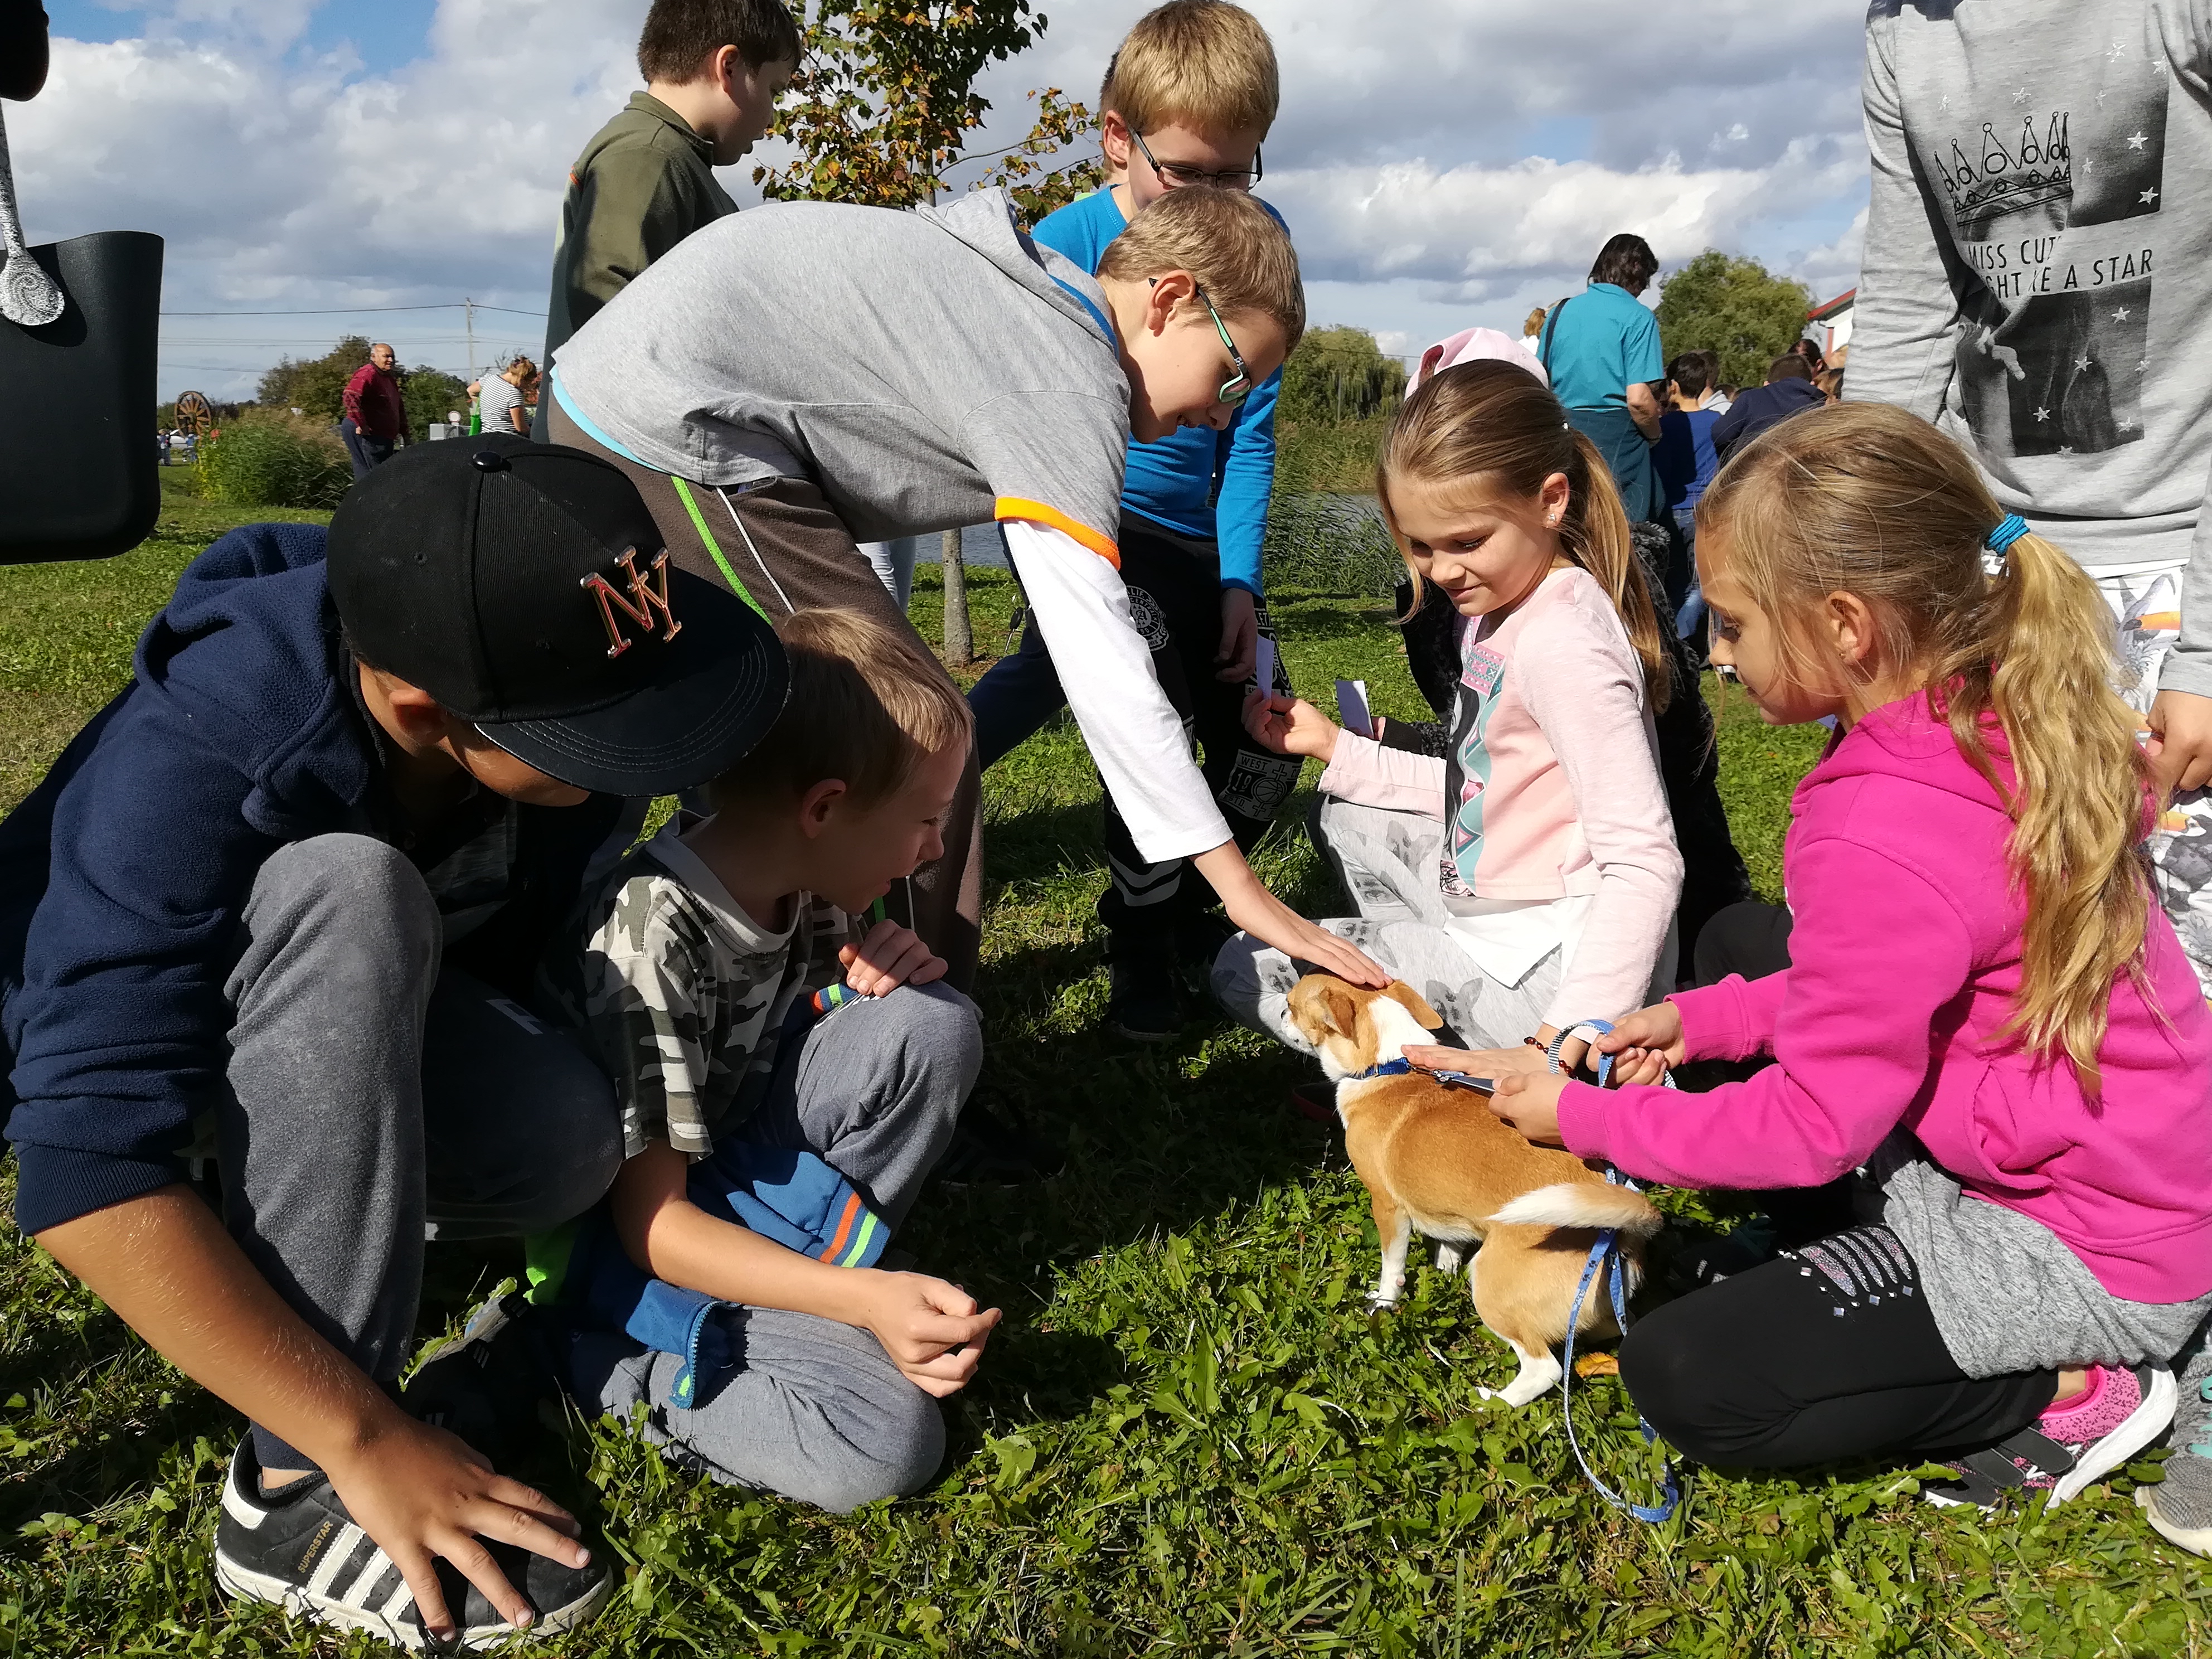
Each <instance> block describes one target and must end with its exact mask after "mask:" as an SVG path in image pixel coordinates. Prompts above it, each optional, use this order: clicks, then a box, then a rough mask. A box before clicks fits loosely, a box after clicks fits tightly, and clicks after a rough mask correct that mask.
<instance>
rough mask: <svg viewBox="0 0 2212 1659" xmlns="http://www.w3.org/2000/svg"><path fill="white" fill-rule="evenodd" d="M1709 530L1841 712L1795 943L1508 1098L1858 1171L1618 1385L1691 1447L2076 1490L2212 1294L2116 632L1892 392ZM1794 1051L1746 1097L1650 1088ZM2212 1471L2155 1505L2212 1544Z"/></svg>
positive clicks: (2096, 1471) (1775, 649)
mask: <svg viewBox="0 0 2212 1659" xmlns="http://www.w3.org/2000/svg"><path fill="white" fill-rule="evenodd" d="M1699 519H1700V525H1699V540H1698V562H1699V574H1700V575H1701V577H1702V578H1703V582H1704V586H1705V598H1706V600H1707V603H1708V604H1709V605H1711V616H1712V620H1713V635H1714V644H1713V656H1714V659H1715V660H1716V661H1717V662H1718V663H1721V664H1723V665H1729V666H1731V667H1732V668H1733V669H1734V671H1735V674H1736V675H1737V677H1738V678H1741V682H1742V684H1743V687H1744V690H1745V691H1746V692H1747V694H1748V695H1749V696H1750V697H1751V698H1752V700H1753V702H1755V703H1756V704H1758V706H1759V712H1760V714H1762V715H1763V716H1764V717H1765V719H1766V720H1768V721H1770V722H1771V723H1774V724H1777V725H1781V724H1796V723H1798V722H1802V721H1808V720H1821V719H1825V718H1829V717H1832V718H1833V719H1834V720H1835V721H1836V725H1837V736H1836V738H1835V740H1834V742H1833V743H1832V744H1831V745H1830V747H1829V750H1828V752H1827V755H1826V758H1825V759H1823V760H1822V762H1821V763H1820V765H1819V766H1818V767H1816V768H1815V769H1814V770H1813V772H1812V773H1811V774H1809V775H1808V776H1807V778H1806V779H1805V781H1804V782H1803V783H1802V785H1800V786H1799V788H1798V791H1797V795H1796V800H1795V802H1794V803H1793V804H1792V808H1791V811H1792V813H1793V822H1792V825H1791V829H1790V841H1789V848H1788V874H1789V882H1790V901H1791V903H1792V906H1793V907H1794V908H1795V909H1796V927H1795V931H1794V932H1793V933H1792V934H1791V935H1790V941H1789V950H1790V965H1789V967H1788V968H1787V969H1785V970H1784V971H1782V972H1779V973H1773V974H1770V975H1767V976H1766V977H1765V978H1762V979H1759V980H1755V981H1750V982H1746V981H1744V980H1742V979H1740V978H1733V977H1732V978H1729V979H1727V980H1725V981H1722V982H1721V983H1719V984H1717V985H1715V986H1713V987H1711V988H1708V989H1705V990H1699V991H1690V992H1685V993H1681V994H1678V995H1676V996H1674V998H1672V999H1670V1000H1668V1001H1667V1002H1665V1003H1662V1004H1659V1005H1658V1006H1654V1007H1650V1008H1647V1009H1644V1011H1643V1012H1640V1013H1638V1014H1636V1015H1635V1016H1633V1017H1632V1018H1630V1019H1627V1020H1625V1021H1623V1022H1622V1023H1621V1024H1620V1027H1619V1029H1618V1030H1615V1031H1614V1032H1613V1034H1612V1035H1611V1036H1607V1037H1605V1038H1603V1039H1601V1043H1600V1047H1601V1048H1605V1049H1607V1050H1608V1051H1611V1052H1613V1053H1615V1054H1618V1055H1619V1056H1620V1060H1621V1063H1622V1065H1623V1066H1624V1068H1625V1070H1624V1075H1626V1077H1628V1078H1629V1079H1631V1080H1632V1083H1634V1084H1636V1085H1641V1086H1629V1087H1624V1088H1621V1089H1619V1090H1617V1091H1599V1090H1597V1089H1595V1088H1590V1087H1587V1086H1584V1085H1580V1084H1572V1083H1564V1082H1563V1081H1562V1079H1557V1078H1524V1079H1510V1080H1509V1081H1508V1082H1507V1083H1506V1084H1505V1085H1503V1086H1502V1087H1501V1090H1500V1093H1499V1097H1498V1101H1497V1103H1496V1105H1497V1109H1498V1111H1499V1112H1500V1113H1501V1115H1504V1116H1505V1117H1507V1118H1509V1119H1510V1121H1512V1122H1513V1123H1514V1124H1515V1125H1516V1127H1519V1128H1520V1129H1521V1130H1522V1133H1525V1134H1527V1135H1528V1137H1529V1138H1530V1139H1532V1140H1546V1141H1552V1142H1556V1143H1561V1144H1564V1145H1565V1146H1566V1147H1567V1148H1568V1149H1569V1150H1570V1151H1571V1152H1576V1153H1577V1154H1578V1155H1580V1156H1583V1157H1585V1158H1606V1159H1608V1160H1610V1161H1611V1162H1613V1164H1617V1165H1618V1166H1619V1167H1620V1169H1621V1170H1623V1171H1625V1172H1626V1174H1628V1175H1631V1176H1636V1177H1638V1178H1639V1179H1642V1180H1647V1181H1658V1182H1668V1183H1669V1184H1672V1185H1676V1186H1684V1187H1729V1188H1777V1187H1795V1188H1820V1187H1821V1186H1823V1185H1824V1184H1825V1183H1831V1182H1838V1180H1839V1179H1841V1178H1844V1177H1849V1176H1851V1175H1852V1172H1853V1171H1855V1170H1857V1171H1860V1172H1861V1178H1860V1179H1859V1180H1858V1181H1857V1182H1855V1183H1853V1185H1852V1187H1851V1188H1850V1193H1849V1196H1850V1197H1851V1198H1853V1199H1854V1200H1857V1211H1856V1213H1857V1218H1858V1219H1859V1221H1860V1223H1861V1225H1857V1226H1856V1227H1851V1228H1849V1229H1848V1230H1846V1231H1841V1232H1838V1233H1833V1234H1832V1235H1831V1236H1828V1237H1820V1238H1818V1239H1817V1240H1816V1241H1815V1240H1813V1239H1811V1238H1810V1237H1809V1236H1808V1237H1807V1242H1805V1243H1802V1245H1801V1246H1800V1247H1799V1248H1797V1249H1794V1250H1792V1251H1791V1252H1790V1254H1788V1255H1784V1257H1783V1258H1782V1259H1780V1260H1779V1261H1770V1262H1767V1263H1766V1264H1765V1265H1763V1266H1760V1267H1754V1268H1753V1269H1752V1270H1751V1271H1749V1272H1747V1273H1741V1274H1739V1275H1737V1276H1735V1277H1733V1278H1730V1279H1727V1280H1726V1281H1724V1282H1722V1283H1719V1284H1716V1285H1712V1286H1711V1287H1710V1288H1707V1289H1704V1290H1700V1291H1695V1292H1693V1293H1692V1294H1691V1295H1690V1296H1688V1297H1684V1298H1683V1299H1681V1300H1680V1301H1678V1302H1674V1303H1672V1304H1668V1305H1667V1306H1665V1307H1662V1308H1661V1309H1658V1310H1656V1311H1655V1312H1653V1313H1652V1314H1650V1316H1647V1317H1646V1318H1645V1319H1644V1321H1643V1322H1640V1323H1639V1324H1638V1325H1637V1326H1636V1327H1635V1328H1634V1329H1633V1330H1632V1332H1631V1333H1630V1334H1629V1338H1628V1340H1627V1343H1626V1346H1624V1347H1623V1349H1622V1351H1621V1374H1622V1376H1624V1377H1625V1378H1626V1382H1627V1385H1628V1388H1629V1390H1630V1392H1631V1394H1632V1395H1634V1397H1635V1399H1636V1401H1637V1404H1638V1407H1640V1408H1641V1409H1642V1410H1643V1411H1644V1413H1645V1414H1646V1415H1647V1416H1648V1417H1650V1419H1651V1420H1652V1422H1654V1423H1655V1424H1656V1425H1658V1426H1659V1428H1660V1429H1661V1431H1662V1432H1663V1433H1664V1434H1666V1435H1667V1437H1668V1438H1669V1439H1670V1440H1672V1441H1673V1442H1674V1443H1675V1444H1676V1445H1677V1446H1679V1447H1680V1448H1681V1449H1683V1450H1684V1451H1686V1452H1688V1453H1689V1454H1690V1455H1692V1456H1694V1457H1697V1458H1699V1459H1700V1460H1702V1461H1705V1462H1715V1463H1722V1464H1749V1465H1756V1466H1765V1467H1777V1468H1796V1467H1802V1466H1804V1465H1808V1464H1814V1463H1824V1462H1832V1461H1833V1460H1835V1459H1838V1458H1844V1457H1853V1456H1864V1455H1883V1454H1905V1455H1924V1454H1928V1453H1933V1452H1938V1451H1941V1450H1943V1449H1955V1448H1959V1447H1973V1446H1984V1447H1988V1446H1992V1445H1993V1446H1994V1449H1993V1450H1991V1451H1989V1452H1983V1453H1978V1454H1976V1455H1971V1456H1969V1457H1967V1458H1966V1460H1965V1461H1964V1462H1963V1463H1962V1464H1961V1465H1960V1479H1959V1480H1958V1481H1957V1482H1956V1483H1955V1484H1954V1485H1953V1486H1949V1487H1948V1488H1946V1489H1943V1490H1942V1491H1941V1492H1938V1493H1936V1495H1937V1496H1938V1497H1939V1498H1945V1499H1948V1500H1952V1501H1959V1500H1972V1501H1976V1502H1980V1503H1983V1504H1994V1503H1995V1502H1996V1498H1997V1496H1998V1494H1999V1493H2000V1492H2002V1491H2003V1490H2007V1489H2019V1488H2021V1487H2022V1486H2051V1484H2052V1481H2053V1478H2054V1477H2058V1478H2059V1484H2058V1488H2057V1493H2056V1497H2057V1498H2058V1499H2059V1500H2062V1501H2063V1499H2064V1498H2068V1497H2070V1496H2071V1495H2072V1494H2073V1492H2075V1491H2078V1490H2080V1488H2081V1486H2085V1485H2086V1484H2087V1482H2088V1481H2090V1480H2093V1479H2096V1478H2097V1477H2099V1476H2100V1475H2102V1474H2106V1473H2107V1472H2109V1471H2110V1470H2112V1468H2116V1467H2118V1465H2119V1464H2120V1463H2121V1462H2124V1461H2125V1460H2126V1458H2127V1457H2129V1456H2130V1455H2132V1454H2133V1453H2134V1452H2135V1451H2136V1450H2137V1449H2140V1448H2142V1446H2144V1445H2146V1444H2148V1443H2149V1442H2150V1441H2151V1440H2152V1439H2153V1438H2154V1437H2156V1435H2157V1434H2158V1433H2159V1432H2160V1431H2161V1430H2162V1429H2164V1428H2165V1427H2166V1423H2167V1421H2168V1420H2169V1419H2171V1418H2172V1414H2173V1409H2174V1394H2175V1390H2174V1386H2173V1380H2172V1375H2171V1373H2170V1372H2168V1371H2167V1370H2166V1369H2165V1367H2164V1364H2163V1362H2164V1361H2165V1360H2166V1358H2168V1357H2169V1356H2171V1355H2173V1354H2175V1353H2177V1352H2179V1351H2180V1349H2181V1348H2182V1346H2183V1345H2184V1344H2185V1341H2186V1340H2188V1338H2189V1336H2190V1334H2191V1330H2192V1328H2195V1327H2196V1326H2197V1322H2198V1321H2199V1320H2200V1318H2201V1317H2202V1316H2203V1314H2204V1312H2205V1310H2206V1309H2207V1308H2208V1307H2212V1083H2208V1080H2207V1074H2208V1066H2212V1012H2208V1011H2207V1010H2206V1008H2205V1006H2204V1005H2203V1000H2202V999H2201V998H2200V997H2199V996H2198V995H2197V990H2196V983H2195V981H2194V980H2193V978H2192V977H2191V973H2190V969H2189V963H2188V961H2187V959H2186V958H2185V957H2184V956H2183V954H2182V952H2181V950H2180V947H2179V944H2178V942H2177V941H2176V939H2175V938H2174V933H2173V928H2172V925H2171V924H2170V923H2169V922H2168V921H2166V917H2165V915H2163V914H2162V913H2161V912H2160V910H2159V908H2158V907H2157V905H2156V903H2155V902H2154V900H2153V898H2152V896H2151V892H2150V890H2149V887H2148V884H2147V883H2146V882H2145V879H2144V874H2143V870H2142V864H2141V862H2140V857H2139V849H2140V847H2141V843H2142V836H2143V832H2144V829H2145V828H2146V826H2147V824H2148V823H2149V822H2150V814H2151V810H2152V806H2153V801H2152V798H2151V792H2150V788H2149V781H2150V773H2149V763H2148V759H2147V757H2145V756H2144V754H2143V753H2142V750H2139V749H2138V748H2137V746H2136V738H2135V721H2134V719H2133V718H2132V716H2131V714H2130V711H2129V709H2128V708H2127V707H2126V705H2125V704H2124V703H2123V702H2121V700H2120V698H2119V697H2118V696H2117V695H2116V694H2115V693H2114V692H2113V691H2112V690H2110V688H2109V685H2108V679H2109V677H2110V675H2111V672H2112V630H2111V623H2110V621H2109V619H2108V617H2106V614H2105V612H2104V611H2103V609H2102V606H2101V604H2100V600H2099V598H2098V595H2097V592H2096V589H2095V586H2094V585H2093V583H2092V582H2091V581H2090V580H2089V579H2088V578H2087V576H2085V575H2083V574H2082V573H2081V570H2080V568H2078V567H2077V566H2076V565H2075V563H2074V562H2072V561H2071V560H2070V559H2069V558H2067V557H2066V556H2065V555H2064V554H2063V553H2061V552H2060V551H2059V550H2057V548H2055V547H2054V546H2052V545H2051V544H2050V543H2049V542H2046V541H2045V540H2043V539H2042V538H2039V537H2037V536H2033V535H2031V534H2028V533H2027V526H2025V525H2024V524H2023V523H2022V522H2021V520H2018V519H2016V518H2011V517H2008V515H2006V514H2004V513H2001V512H2000V511H1999V509H1998V507H1997V504H1996V501H1994V500H1993V499H1991V496H1990V491H1989V489H1988V488H1987V486H1986V485H1985V484H1984V483H1983V482H1982V479H1981V477H1980V475H1979V473H1978V471H1976V469H1975V466H1974V463H1973V462H1972V460H1971V459H1969V458H1968V457H1967V455H1966V453H1965V451H1963V450H1962V449H1961V448H1960V447H1959V446H1958V445H1956V444H1954V443H1953V442H1952V441H1950V440H1949V439H1948V438H1946V437H1944V436H1942V435H1941V434H1939V433H1938V432H1936V429H1935V428H1932V427H1931V426H1929V424H1928V423H1927V422H1924V421H1923V420H1921V419H1920V418H1918V417H1917V416H1913V415H1909V414H1907V413H1905V411H1903V410H1895V409H1891V408H1888V407H1887V406H1884V405H1877V404H1845V405H1843V406H1842V407H1839V408H1836V409H1830V410H1814V411H1813V412H1812V413H1810V414H1807V415H1802V416H1797V417H1796V418H1794V419H1792V420H1790V422H1787V423H1786V424H1785V425H1784V426H1782V427H1780V428H1777V429H1776V430H1775V431H1773V432H1771V433H1769V434H1767V435H1765V436H1764V437H1762V438H1760V439H1759V440H1758V441H1756V442H1755V444H1754V445H1753V447H1751V448H1750V449H1748V450H1747V451H1746V452H1745V453H1744V454H1743V455H1742V456H1741V457H1740V458H1739V459H1737V460H1735V461H1734V462H1732V463H1731V464H1730V465H1729V466H1727V467H1726V468H1724V469H1723V471H1722V473H1721V475H1720V477H1719V479H1718V480H1717V482H1716V483H1714V485H1713V487H1712V489H1711V490H1709V491H1708V492H1707V493H1706V495H1705V501H1704V503H1703V506H1702V507H1701V509H1700V512H1699ZM1992 572H1993V573H1994V574H1990V573H1992ZM1755 1054H1771V1055H1772V1056H1773V1057H1774V1059H1775V1061H1776V1062H1777V1063H1776V1064H1774V1065H1773V1066H1769V1067H1767V1068H1766V1069H1765V1070H1764V1071H1761V1072H1759V1073H1757V1074H1755V1075H1754V1076H1753V1077H1752V1078H1751V1079H1749V1080H1748V1081H1746V1082H1741V1083H1734V1084H1729V1085H1723V1086H1722V1087H1720V1088H1717V1089H1715V1090H1713V1091H1711V1092H1710V1093H1706V1094H1680V1093H1675V1092H1672V1091H1662V1090H1661V1089H1658V1088H1656V1087H1652V1086H1649V1085H1652V1084H1655V1083H1656V1082H1657V1081H1658V1080H1659V1078H1660V1076H1661V1073H1662V1070H1663V1068H1664V1067H1665V1066H1675V1065H1679V1064H1680V1063H1681V1062H1682V1061H1683V1060H1686V1059H1718V1060H1743V1059H1747V1058H1749V1057H1751V1056H1753V1055H1755ZM2069 1368H2080V1369H2069ZM2203 1461H2204V1460H2203V1459H2200V1458H2195V1457H2182V1458H2177V1459H2176V1460H2174V1465H2170V1466H2169V1467H2170V1468H2172V1467H2174V1466H2176V1465H2178V1466H2183V1467H2184V1468H2186V1466H2191V1465H2197V1464H2200V1463H2202V1462H2203ZM2189 1473H2190V1474H2191V1475H2195V1474H2197V1471H2194V1470H2191V1471H2190V1472H2189ZM2208 1493H2212V1482H2208V1481H2205V1480H2202V1479H2201V1478H2197V1479H2195V1480H2193V1483H2187V1482H2185V1476H2184V1475H2183V1474H2182V1473H2181V1471H2180V1470H2179V1469H2178V1470H2177V1473H2176V1474H2175V1476H2173V1477H2172V1478H2170V1480H2169V1485H2168V1486H2164V1487H2160V1488H2158V1489H2157V1492H2155V1493H2154V1495H2153V1498H2152V1500H2151V1501H2152V1514H2153V1517H2154V1520H2156V1521H2158V1522H2159V1524H2160V1530H2161V1531H2166V1532H2167V1533H2168V1535H2169V1536H2174V1535H2177V1534H2181V1535H2183V1541H2189V1542H2191V1545H2192V1547H2197V1548H2202V1547H2203V1544H2204V1543H2205V1541H2207V1538H2208V1534H2207V1532H2206V1530H2205V1528H2206V1523H2207V1522H2212V1513H2208V1512H2207V1510H2206V1506H2205V1499H2206V1497H2207V1495H2208ZM2177 1498H2185V1499H2186V1502H2185V1503H2184V1504H2181V1505H2180V1506H2179V1509H2177V1510H2165V1505H2166V1504H2168V1503H2171V1502H2173V1501H2174V1500H2176V1499H2177ZM2162 1510H2163V1511H2164V1512H2163V1513H2162Z"/></svg>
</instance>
